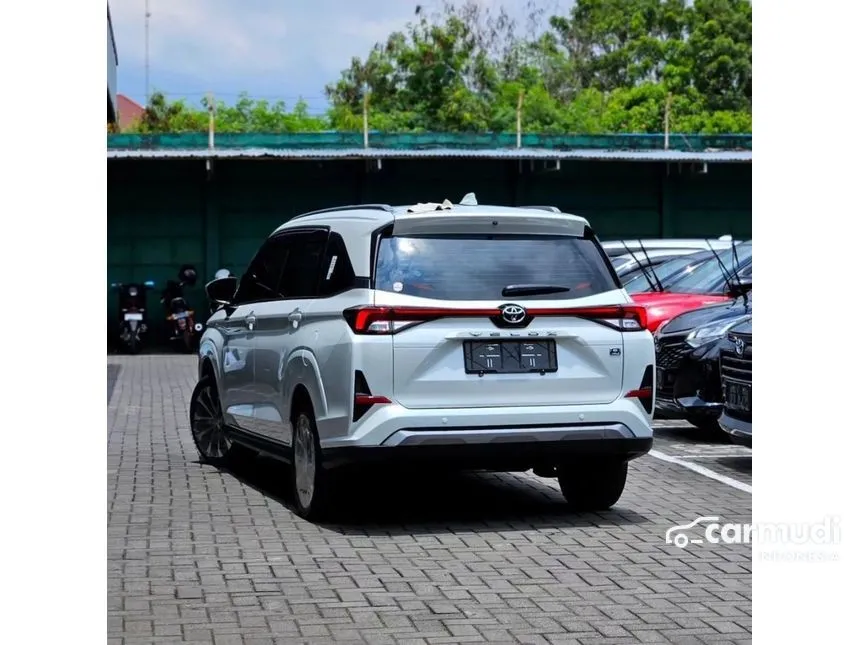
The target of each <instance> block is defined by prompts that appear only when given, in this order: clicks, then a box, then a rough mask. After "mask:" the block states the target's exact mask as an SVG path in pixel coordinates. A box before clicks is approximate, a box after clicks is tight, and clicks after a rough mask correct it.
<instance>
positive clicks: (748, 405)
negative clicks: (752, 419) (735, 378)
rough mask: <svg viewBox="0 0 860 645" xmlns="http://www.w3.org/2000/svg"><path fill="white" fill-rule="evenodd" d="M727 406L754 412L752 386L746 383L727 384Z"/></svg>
mask: <svg viewBox="0 0 860 645" xmlns="http://www.w3.org/2000/svg"><path fill="white" fill-rule="evenodd" d="M726 406H727V407H729V408H734V409H735V410H741V411H743V412H752V386H751V385H747V384H745V383H726Z"/></svg>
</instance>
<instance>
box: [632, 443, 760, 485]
mask: <svg viewBox="0 0 860 645" xmlns="http://www.w3.org/2000/svg"><path fill="white" fill-rule="evenodd" d="M648 454H649V455H651V456H652V457H655V458H656V459H659V460H660V461H665V462H667V463H670V464H675V465H676V466H681V467H682V468H686V469H688V470H692V471H693V472H694V473H699V474H700V475H704V476H705V477H709V478H710V479H713V480H716V481H718V482H721V483H723V484H726V485H727V486H731V487H732V488H737V489H738V490H742V491H744V492H745V493H749V494H750V495H752V486H750V485H749V484H745V483H743V482H741V481H738V480H737V479H732V478H731V477H726V476H725V475H721V474H720V473H716V472H714V471H713V470H711V469H709V468H705V467H704V466H700V465H699V464H694V463H692V462H690V461H684V460H683V459H678V458H677V457H672V456H671V455H667V454H666V453H663V452H660V451H659V450H652V451H650V452H649V453H648Z"/></svg>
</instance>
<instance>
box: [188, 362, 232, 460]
mask: <svg viewBox="0 0 860 645" xmlns="http://www.w3.org/2000/svg"><path fill="white" fill-rule="evenodd" d="M188 408H189V410H188V414H189V421H190V423H191V437H192V439H194V445H195V447H196V448H197V452H198V453H199V454H200V460H201V461H202V462H205V463H208V464H212V465H213V466H222V465H226V464H227V463H228V462H230V461H231V460H233V459H234V458H235V457H236V456H237V454H238V452H239V447H238V446H237V445H236V443H235V442H234V441H233V440H232V439H231V437H230V435H229V430H228V428H227V424H226V423H225V422H224V413H223V411H222V409H221V400H220V398H219V396H218V387H217V385H216V384H215V379H214V378H212V377H211V376H204V377H203V378H202V379H200V381H198V383H197V385H196V386H195V387H194V391H193V392H192V393H191V402H190V404H189V406H188Z"/></svg>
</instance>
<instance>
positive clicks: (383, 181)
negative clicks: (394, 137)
mask: <svg viewBox="0 0 860 645" xmlns="http://www.w3.org/2000/svg"><path fill="white" fill-rule="evenodd" d="M541 168H542V165H541V164H536V166H535V169H534V171H532V170H531V168H530V164H529V163H528V162H523V172H522V173H521V172H520V170H519V162H517V161H493V160H468V159H445V160H440V159H434V160H411V159H410V160H385V161H383V165H382V170H381V171H380V172H366V170H365V163H364V162H362V161H322V162H316V161H271V160H233V161H226V160H219V161H217V162H215V166H214V173H213V175H212V177H211V179H207V173H206V166H205V161H203V160H194V161H165V160H158V161H153V160H110V161H108V279H109V281H111V282H115V281H131V280H136V281H143V280H147V279H150V280H154V281H155V282H156V283H157V284H158V285H159V286H160V285H163V283H164V281H165V280H167V279H170V278H174V277H175V274H176V272H177V270H178V269H179V266H180V265H181V264H183V263H186V262H189V263H192V264H195V265H196V267H197V269H198V272H199V273H200V275H201V281H200V284H199V285H198V288H197V289H195V290H194V292H192V293H190V294H189V295H190V297H191V300H192V303H194V304H195V306H198V307H202V306H204V304H205V299H204V296H203V292H202V284H203V283H205V282H206V281H207V280H208V279H210V278H211V276H212V275H213V274H214V272H215V271H216V270H217V269H219V268H222V267H226V268H229V269H232V270H233V271H234V273H239V272H241V271H242V270H243V269H244V267H245V266H246V264H247V263H248V261H249V260H250V257H251V255H252V254H253V253H254V251H255V250H256V249H257V247H258V246H259V245H260V243H261V242H262V240H263V239H264V238H265V236H266V235H268V234H269V233H270V232H271V231H272V230H274V229H275V228H276V227H277V226H279V225H280V224H282V223H283V222H284V221H286V220H288V219H290V218H291V217H293V216H295V215H297V214H300V213H303V212H307V211H309V210H314V209H317V208H325V207H329V206H337V205H339V204H354V203H367V202H381V203H389V204H405V203H414V202H426V201H442V200H443V199H446V198H447V199H450V200H451V201H453V202H457V201H459V200H460V199H461V198H462V196H463V195H465V194H466V193H468V192H474V193H475V194H476V195H477V198H478V202H479V203H488V204H489V203H493V204H511V205H525V204H544V205H549V204H551V205H554V206H558V207H559V208H561V209H562V210H564V211H568V212H572V213H576V214H578V215H582V216H584V217H586V218H587V219H588V220H589V221H590V222H591V223H592V225H593V226H594V228H595V230H596V231H597V233H598V235H599V236H600V237H602V238H604V239H609V238H613V237H637V236H639V237H660V236H664V237H700V236H712V235H713V236H717V235H722V234H725V233H731V234H733V235H734V236H735V237H739V238H743V237H750V236H751V234H752V233H751V232H752V218H751V210H752V206H751V199H752V166H751V165H749V164H737V165H735V164H711V165H710V166H709V167H708V172H707V173H706V174H699V173H696V172H694V171H693V170H692V169H691V167H690V166H684V167H678V166H677V165H674V164H672V165H667V164H662V163H660V164H652V163H642V162H629V163H622V162H587V161H566V162H562V164H561V169H560V170H559V171H542V170H541ZM151 298H152V300H151V302H150V307H149V309H150V312H155V311H158V310H157V309H156V308H155V306H156V305H157V302H158V298H157V296H156V295H155V294H153V295H152V296H151ZM108 302H109V315H111V316H115V315H116V309H115V299H114V298H111V299H109V301H108Z"/></svg>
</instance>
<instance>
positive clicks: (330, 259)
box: [319, 233, 355, 296]
mask: <svg viewBox="0 0 860 645" xmlns="http://www.w3.org/2000/svg"><path fill="white" fill-rule="evenodd" d="M320 269H321V273H320V278H321V281H320V293H319V295H321V296H331V295H333V294H336V293H341V292H342V291H346V290H348V289H351V288H352V287H353V286H354V285H355V271H354V270H353V268H352V262H350V261H349V253H348V252H347V250H346V244H345V243H344V241H343V238H342V237H341V236H340V235H339V234H337V233H331V234H330V235H329V237H328V246H327V247H326V252H325V257H324V259H323V263H322V266H321V267H320Z"/></svg>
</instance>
